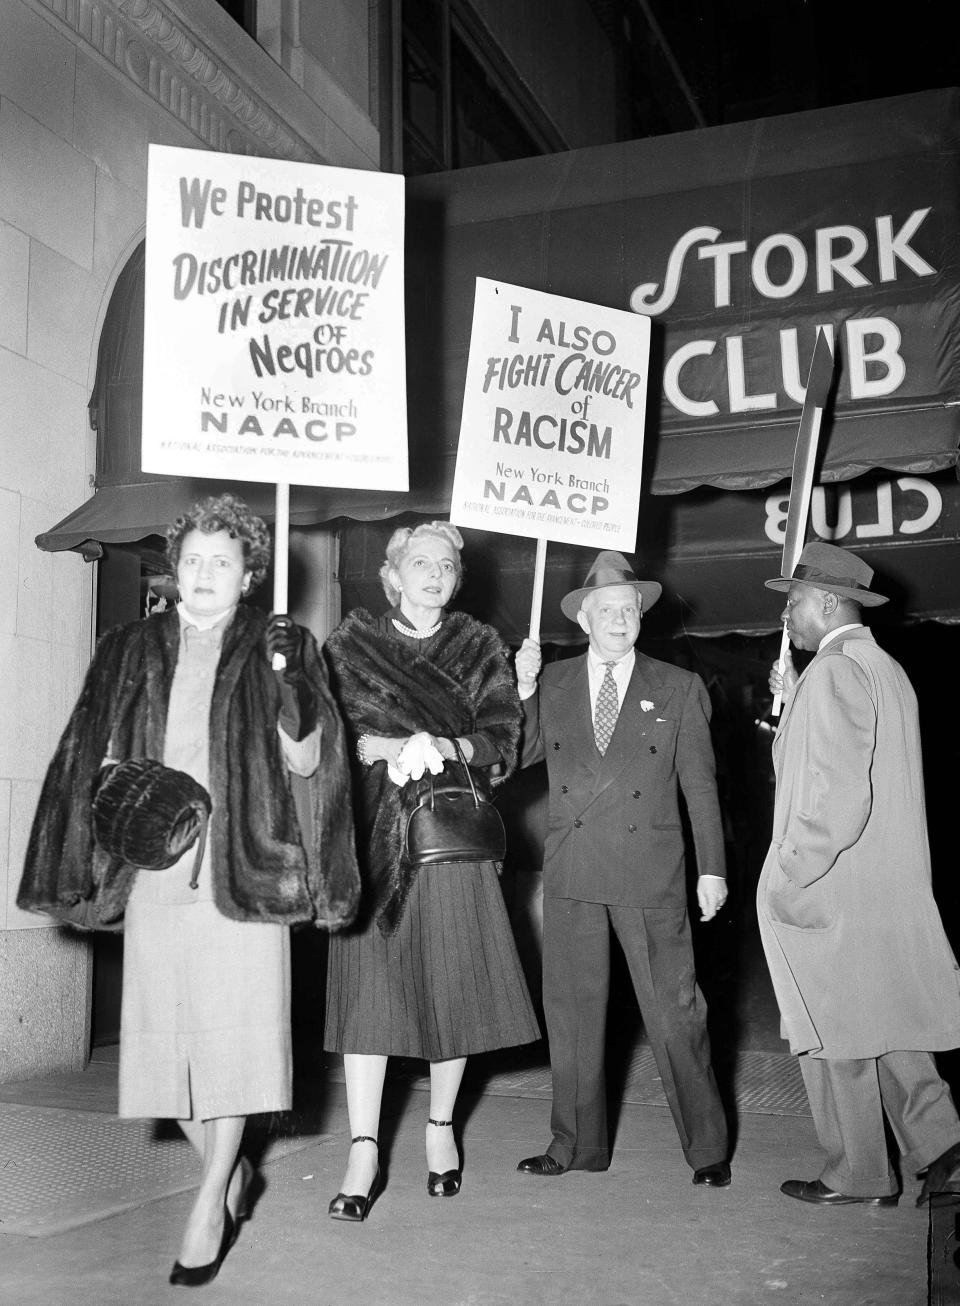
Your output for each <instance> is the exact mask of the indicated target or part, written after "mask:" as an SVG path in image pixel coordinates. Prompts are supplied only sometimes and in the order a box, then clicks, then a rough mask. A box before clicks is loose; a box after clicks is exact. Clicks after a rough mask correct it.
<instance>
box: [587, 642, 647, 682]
mask: <svg viewBox="0 0 960 1306" xmlns="http://www.w3.org/2000/svg"><path fill="white" fill-rule="evenodd" d="M636 658H637V654H636V651H635V650H634V649H630V650H629V652H627V653H624V655H623V657H622V658H602V657H600V655H599V653H596V652H595V651H594V649H593V647H592V646H590V647H588V649H587V663H588V664H589V667H590V670H591V671H594V672H598V673H599V674H600V675H603V668H604V667H605V666H606V665H607V663H608V662H612V663H613V671H614V674H616V673H617V671H619V670H620V669H621V668H623V670H628V669H629V668H630V667H632V666H633V664H634V662H635V661H636Z"/></svg>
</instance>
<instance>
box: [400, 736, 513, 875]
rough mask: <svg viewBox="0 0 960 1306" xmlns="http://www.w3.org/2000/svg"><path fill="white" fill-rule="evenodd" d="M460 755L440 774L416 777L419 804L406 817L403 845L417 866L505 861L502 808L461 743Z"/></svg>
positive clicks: (456, 747)
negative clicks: (481, 785)
mask: <svg viewBox="0 0 960 1306" xmlns="http://www.w3.org/2000/svg"><path fill="white" fill-rule="evenodd" d="M453 746H454V748H455V749H456V750H457V761H456V762H449V763H446V764H445V765H444V768H443V771H442V772H441V774H440V775H436V776H434V775H424V776H423V778H422V779H420V780H418V781H417V782H416V786H417V790H416V805H415V806H414V808H413V810H412V811H411V813H410V815H409V816H408V817H407V824H406V828H405V830H404V836H403V851H404V853H405V855H406V857H407V859H408V860H409V861H410V862H411V863H412V864H413V865H414V866H432V865H434V864H436V863H438V862H500V861H503V858H504V856H505V855H506V851H507V835H506V831H505V830H504V828H503V820H502V818H501V816H500V813H499V812H498V811H497V809H496V808H495V807H494V806H493V804H492V803H491V801H490V799H489V797H488V796H487V794H486V793H485V792H484V791H483V789H482V788H478V787H477V785H476V783H475V782H474V778H473V776H472V775H471V773H470V768H469V766H468V765H467V762H466V759H465V758H464V756H463V751H462V749H461V748H460V745H459V744H458V743H457V741H456V740H454V743H453Z"/></svg>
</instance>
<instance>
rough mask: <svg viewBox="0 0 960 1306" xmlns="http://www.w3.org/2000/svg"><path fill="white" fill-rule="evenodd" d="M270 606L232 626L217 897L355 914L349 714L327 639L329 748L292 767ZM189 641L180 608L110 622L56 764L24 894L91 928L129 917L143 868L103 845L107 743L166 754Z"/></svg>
mask: <svg viewBox="0 0 960 1306" xmlns="http://www.w3.org/2000/svg"><path fill="white" fill-rule="evenodd" d="M266 622H267V619H266V616H265V614H264V613H262V612H260V611H259V610H258V609H255V608H249V607H245V606H244V605H242V604H241V605H240V606H239V607H238V608H237V610H236V613H235V615H234V618H233V620H232V621H231V622H230V625H229V626H228V628H227V630H226V631H225V632H224V637H223V645H222V648H221V652H220V661H219V664H218V667H217V677H216V683H215V686H214V691H213V699H212V702H211V707H210V783H209V790H210V797H211V799H212V804H213V811H212V817H211V822H210V834H209V838H210V842H211V864H212V873H213V889H214V901H215V903H216V906H217V908H218V909H219V910H220V911H221V912H222V913H223V915H224V916H228V917H231V918H232V919H234V920H243V921H247V920H250V921H274V922H277V923H281V924H292V923H294V922H296V921H310V920H312V921H315V923H316V924H317V925H322V926H325V927H326V928H329V929H339V928H341V927H342V926H344V925H347V924H349V922H350V921H351V920H352V919H353V916H354V914H355V912H356V908H357V903H358V900H359V889H360V885H359V875H358V871H357V865H356V854H355V848H354V840H353V823H352V820H351V815H350V801H349V784H350V779H349V767H348V764H347V759H346V748H345V740H344V732H343V724H342V722H341V720H340V716H339V713H338V712H337V708H336V705H335V704H334V702H333V699H332V698H331V695H330V691H329V688H328V685H327V677H326V673H325V670H324V665H323V662H322V660H321V658H320V655H319V652H318V649H317V645H316V642H315V641H314V639H313V638H312V637H311V636H309V635H308V637H307V639H306V641H305V650H304V662H305V668H306V673H307V676H308V678H309V680H310V683H311V685H312V688H313V690H314V693H315V695H316V698H317V708H318V723H319V726H320V728H321V731H322V733H321V744H320V749H321V761H320V765H319V767H318V768H317V770H316V772H315V773H314V775H312V776H310V777H309V778H306V779H304V778H301V777H299V776H293V775H290V774H289V772H288V770H287V767H286V764H285V762H284V760H283V755H282V751H281V746H280V740H279V736H278V734H277V718H278V714H279V708H280V695H279V690H278V687H277V684H276V676H275V673H274V672H273V671H272V670H271V668H270V664H269V661H268V659H267V653H266V643H265V634H266ZM179 647H180V619H179V616H178V614H177V612H176V610H175V609H172V610H170V611H169V612H165V613H161V614H158V615H155V616H151V617H147V618H146V619H145V620H142V621H137V622H133V623H132V624H131V625H129V626H122V627H117V628H116V629H114V630H111V631H109V632H108V633H107V634H106V635H104V637H103V639H102V640H101V641H100V643H99V645H98V646H97V650H96V653H95V655H94V658H93V661H92V662H91V665H90V668H89V671H88V672H87V676H86V680H85V682H84V685H83V689H82V691H81V693H80V697H79V699H78V701H77V705H76V707H75V708H74V710H73V714H72V716H71V717H70V720H69V722H68V723H67V727H66V729H65V730H64V733H63V736H62V738H61V740H60V743H59V745H58V747H57V751H56V753H55V755H54V758H53V761H52V762H51V763H50V767H49V769H48V771H47V776H46V780H45V781H44V784H43V788H42V790H41V794H40V801H39V804H38V807H37V813H36V816H35V818H34V822H33V829H32V832H31V835H30V841H29V844H28V847H27V855H26V862H25V867H24V872H23V877H22V880H21V884H20V891H19V894H18V896H17V904H18V906H20V907H22V908H25V909H27V910H31V911H38V912H49V913H51V914H53V915H56V916H58V917H60V918H61V919H63V920H66V921H68V922H69V923H71V924H74V925H79V926H83V927H87V928H100V929H102V928H108V929H110V928H113V929H116V928H119V926H120V924H121V922H122V918H123V914H124V910H125V907H126V902H127V898H128V896H129V893H130V889H131V887H132V885H133V880H134V877H135V876H136V874H137V868H136V867H135V866H130V865H127V864H125V863H124V862H122V861H121V860H120V859H119V858H116V857H111V856H109V855H108V854H107V853H105V852H104V851H103V849H101V848H100V847H98V846H97V844H96V842H95V840H94V835H93V828H92V819H91V796H92V792H93V789H94V785H95V783H96V780H97V776H98V772H99V770H100V766H101V764H102V763H103V761H104V758H105V757H106V756H107V755H108V753H109V755H110V756H111V758H113V759H115V760H117V761H123V760H126V759H128V758H139V757H149V758H154V759H156V760H157V761H162V760H163V746H164V731H165V726H166V715H167V703H168V700H169V695H170V686H171V683H172V681H173V673H174V669H175V667H176V663H177V657H178V653H179Z"/></svg>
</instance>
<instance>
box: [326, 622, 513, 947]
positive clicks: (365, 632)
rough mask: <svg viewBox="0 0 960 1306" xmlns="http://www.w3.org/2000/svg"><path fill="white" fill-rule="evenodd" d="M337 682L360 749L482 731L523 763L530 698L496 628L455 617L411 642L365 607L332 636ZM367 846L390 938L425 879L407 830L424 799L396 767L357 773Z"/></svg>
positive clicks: (367, 875) (368, 885)
mask: <svg viewBox="0 0 960 1306" xmlns="http://www.w3.org/2000/svg"><path fill="white" fill-rule="evenodd" d="M325 652H326V654H327V658H328V662H329V664H330V680H331V686H332V688H333V691H334V694H335V695H336V698H337V701H338V703H339V704H340V708H341V711H342V712H343V715H344V720H345V721H346V724H347V728H348V731H349V732H350V734H351V735H352V737H353V741H354V743H355V742H356V740H357V739H359V738H360V736H361V735H364V734H370V735H382V736H385V737H388V738H391V737H392V738H396V737H398V736H403V735H411V734H415V733H416V732H417V731H420V730H427V731H429V732H430V733H431V734H434V735H442V736H445V737H447V738H449V737H451V736H454V735H459V736H462V735H471V734H482V735H484V736H485V737H486V738H487V740H489V742H490V743H491V744H492V745H493V746H494V748H495V749H496V751H497V752H498V753H499V755H500V758H501V761H502V769H500V768H498V769H499V770H500V774H499V775H498V776H496V777H491V779H492V782H493V783H499V782H500V781H502V780H505V779H506V778H507V776H508V775H510V774H511V773H512V772H513V770H514V768H515V766H516V763H517V747H518V741H519V736H520V720H521V710H520V700H519V698H518V696H517V689H516V680H515V678H514V672H513V664H512V661H511V659H510V654H509V650H508V649H507V646H506V645H505V644H504V642H503V640H502V639H501V638H500V636H499V635H498V634H497V632H496V631H495V630H494V629H493V627H492V626H485V625H482V624H481V623H480V622H479V621H475V620H474V618H473V617H469V616H467V615H466V613H463V612H451V613H449V614H448V616H447V617H446V618H445V619H444V621H443V624H442V625H441V627H440V630H439V631H438V633H437V635H436V637H435V638H434V640H433V641H432V642H431V644H430V649H429V654H422V653H417V652H415V651H414V645H413V644H412V643H411V641H409V640H407V639H405V638H404V636H403V635H400V634H397V633H395V632H394V631H393V630H392V629H389V628H388V627H387V626H386V625H385V623H384V622H383V621H382V620H381V621H378V620H377V619H376V618H374V617H372V616H371V615H370V613H369V612H366V611H364V610H363V609H362V608H358V609H356V610H355V611H354V612H351V613H350V615H349V616H347V617H346V618H345V619H344V620H343V621H342V622H341V624H340V625H339V626H338V627H337V629H336V630H335V631H334V632H333V634H332V635H331V636H330V638H329V639H328V640H327V643H326V646H325ZM355 776H356V779H355V784H354V795H355V809H354V816H355V820H356V825H357V845H358V849H359V851H360V858H361V874H362V876H363V879H364V894H365V895H368V899H367V904H366V905H367V908H368V910H372V911H374V912H376V915H377V924H378V925H379V927H380V929H381V931H382V932H383V933H384V934H390V933H392V932H393V931H394V930H395V929H396V927H397V925H398V924H399V921H400V917H401V915H402V913H403V907H404V904H405V902H406V900H407V896H408V894H409V892H410V887H411V885H412V883H413V879H414V876H415V874H416V868H415V867H414V866H411V865H410V863H409V862H408V861H407V860H406V858H405V857H404V855H403V832H404V829H405V828H406V820H407V816H408V815H409V812H410V809H411V808H412V806H413V803H414V800H415V791H416V786H415V785H414V784H413V783H412V782H411V783H408V784H406V785H404V786H403V787H402V788H398V787H397V785H395V784H394V783H393V781H392V780H391V779H390V777H389V776H388V775H387V764H386V762H375V763H374V764H373V765H372V766H368V767H360V766H359V764H357V766H356V768H355Z"/></svg>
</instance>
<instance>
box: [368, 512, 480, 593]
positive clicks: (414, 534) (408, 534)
mask: <svg viewBox="0 0 960 1306" xmlns="http://www.w3.org/2000/svg"><path fill="white" fill-rule="evenodd" d="M424 535H439V536H440V538H441V539H443V540H446V542H447V543H448V544H450V545H452V546H453V550H454V553H453V557H454V561H455V562H456V565H457V583H456V585H454V587H453V594H451V595H450V597H451V598H453V595H454V594H456V593H457V592H458V590H459V589H460V586H461V585H462V584H463V563H462V562H461V560H460V550H461V549H462V548H463V536H462V535H461V534H460V532H459V531H458V530H457V528H456V526H453V525H451V523H450V522H448V521H429V522H426V521H425V522H421V523H420V525H419V526H400V527H398V528H397V530H395V531H394V532H393V534H392V535H391V536H390V539H389V540H388V541H387V557H386V561H385V562H384V563H383V565H382V566H381V568H380V584H381V585H382V586H383V592H384V594H386V596H387V600H388V602H390V603H392V604H393V606H394V607H396V605H397V604H398V603H399V602H400V591H399V590H398V589H397V587H396V586H395V585H394V584H393V582H392V581H391V580H390V572H391V571H396V570H397V568H398V567H399V566H400V563H401V562H402V561H403V559H404V557H405V555H406V553H407V551H408V549H409V548H410V546H411V544H412V543H413V541H414V540H417V539H422V538H423V536H424Z"/></svg>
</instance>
